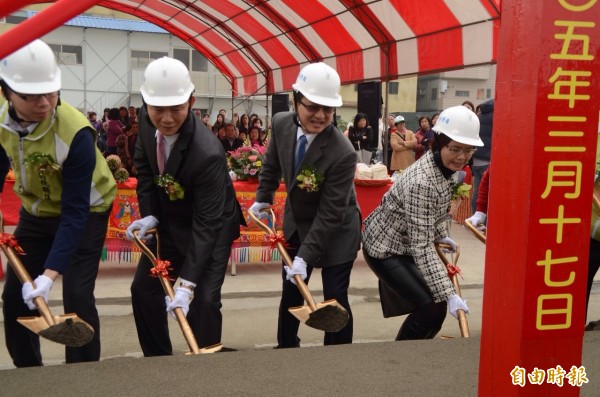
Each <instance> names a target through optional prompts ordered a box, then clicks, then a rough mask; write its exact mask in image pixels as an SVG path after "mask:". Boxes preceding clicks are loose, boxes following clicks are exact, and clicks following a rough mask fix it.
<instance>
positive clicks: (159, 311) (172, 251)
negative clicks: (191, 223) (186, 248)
mask: <svg viewBox="0 0 600 397" xmlns="http://www.w3.org/2000/svg"><path fill="white" fill-rule="evenodd" d="M153 241H154V240H153ZM232 243H233V241H228V242H226V243H218V244H217V245H216V246H215V248H214V249H213V252H212V256H211V261H210V263H209V265H208V266H207V267H206V269H204V271H203V273H202V275H201V276H200V280H198V282H197V285H196V288H195V289H194V299H193V300H192V302H191V303H190V311H189V313H188V315H187V320H188V322H189V324H190V328H191V329H192V332H193V333H194V336H195V338H196V342H197V343H198V346H199V347H200V348H203V347H207V346H211V345H214V344H217V343H220V342H221V330H222V325H223V316H222V314H221V306H222V305H221V287H222V285H223V281H224V280H225V273H226V271H227V262H228V261H229V255H230V254H231V245H232ZM148 246H149V248H150V249H152V250H153V251H154V252H155V254H156V245H155V243H154V244H148ZM160 249H161V252H160V258H161V259H165V260H169V261H170V262H171V266H172V267H173V270H170V271H169V276H170V277H171V278H173V279H174V280H176V279H177V277H179V274H180V272H181V266H182V264H183V261H184V259H185V258H184V254H182V253H180V252H179V251H177V249H176V248H175V244H174V243H173V241H172V240H171V239H170V236H168V235H167V233H163V234H162V235H160ZM152 267H153V264H152V262H151V261H150V260H149V259H148V258H147V257H146V256H142V258H141V259H140V262H139V264H138V267H137V270H136V273H135V276H134V279H133V282H132V284H131V303H132V305H133V316H134V319H135V326H136V328H137V333H138V339H139V342H140V346H141V348H142V352H143V353H144V356H146V357H151V356H165V355H171V354H173V348H172V345H171V339H170V337H169V327H168V322H167V317H168V314H167V312H166V303H165V296H166V293H165V292H164V290H163V288H162V286H161V284H160V280H159V279H158V278H155V277H152V276H151V275H150V269H151V268H152ZM189 281H194V280H189Z"/></svg>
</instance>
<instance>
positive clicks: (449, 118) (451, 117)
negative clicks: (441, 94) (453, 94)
mask: <svg viewBox="0 0 600 397" xmlns="http://www.w3.org/2000/svg"><path fill="white" fill-rule="evenodd" d="M433 130H434V131H435V132H437V133H439V134H445V135H447V136H448V137H449V138H450V139H452V140H453V141H456V142H459V143H464V144H465V145H473V146H483V141H482V140H481V138H479V118H477V115H476V114H475V113H473V112H472V111H471V110H470V109H467V108H466V107H465V106H453V107H451V108H448V109H446V110H444V111H443V112H442V113H441V114H440V117H439V118H438V119H437V121H436V123H435V126H434V127H433Z"/></svg>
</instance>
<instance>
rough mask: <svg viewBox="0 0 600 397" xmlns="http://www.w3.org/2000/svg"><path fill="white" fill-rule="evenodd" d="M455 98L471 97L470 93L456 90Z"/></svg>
mask: <svg viewBox="0 0 600 397" xmlns="http://www.w3.org/2000/svg"><path fill="white" fill-rule="evenodd" d="M454 95H455V96H460V97H469V91H461V90H456V91H455V92H454Z"/></svg>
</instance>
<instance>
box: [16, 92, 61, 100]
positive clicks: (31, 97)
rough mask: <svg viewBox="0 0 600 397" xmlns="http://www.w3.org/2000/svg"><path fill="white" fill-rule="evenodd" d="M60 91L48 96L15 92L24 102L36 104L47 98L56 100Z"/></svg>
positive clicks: (50, 93)
mask: <svg viewBox="0 0 600 397" xmlns="http://www.w3.org/2000/svg"><path fill="white" fill-rule="evenodd" d="M59 93H60V91H54V92H48V93H46V94H21V93H19V92H15V94H16V95H17V96H18V97H19V98H21V99H22V100H24V101H25V102H30V103H34V102H37V101H39V100H40V99H42V97H45V98H46V99H54V98H56V97H58V94H59Z"/></svg>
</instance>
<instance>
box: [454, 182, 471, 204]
mask: <svg viewBox="0 0 600 397" xmlns="http://www.w3.org/2000/svg"><path fill="white" fill-rule="evenodd" d="M469 190H471V185H467V184H466V183H460V184H456V185H454V186H453V187H452V196H451V197H450V200H456V199H457V198H459V197H461V198H462V197H468V196H469Z"/></svg>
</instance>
